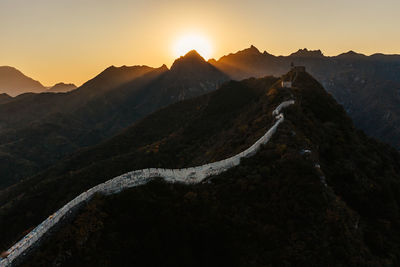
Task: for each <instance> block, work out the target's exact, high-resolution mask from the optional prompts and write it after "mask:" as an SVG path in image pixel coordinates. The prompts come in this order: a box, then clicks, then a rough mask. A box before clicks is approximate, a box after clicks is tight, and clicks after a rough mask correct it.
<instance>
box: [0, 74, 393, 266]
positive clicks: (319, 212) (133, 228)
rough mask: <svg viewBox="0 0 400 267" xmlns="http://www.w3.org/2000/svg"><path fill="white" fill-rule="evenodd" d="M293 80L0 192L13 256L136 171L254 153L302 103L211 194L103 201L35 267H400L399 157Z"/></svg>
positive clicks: (219, 98)
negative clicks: (66, 211) (47, 224)
mask: <svg viewBox="0 0 400 267" xmlns="http://www.w3.org/2000/svg"><path fill="white" fill-rule="evenodd" d="M293 74H294V73H289V74H288V75H287V76H292V75H293ZM280 82H281V80H280V79H278V78H274V77H265V78H262V79H248V80H244V81H241V82H235V81H231V82H227V83H224V84H223V85H222V86H221V88H220V89H219V90H216V91H214V92H211V93H209V94H206V95H203V96H200V97H197V98H193V99H189V100H185V101H181V102H178V103H176V104H173V105H170V106H168V107H166V108H163V109H161V110H159V111H157V112H154V113H153V114H151V115H149V116H147V117H146V118H144V119H142V120H140V121H138V122H137V123H136V124H134V125H132V126H131V127H129V128H127V129H126V130H124V131H123V132H121V133H119V134H117V135H115V136H114V137H113V138H111V139H109V140H106V141H105V142H103V143H101V144H98V145H96V146H94V147H92V148H88V149H85V150H82V151H79V152H78V153H76V154H75V155H73V156H71V157H69V158H68V159H65V160H63V161H60V162H59V163H57V164H56V165H54V166H52V167H51V168H49V169H48V170H46V171H44V172H42V173H41V174H39V175H37V176H35V177H31V178H28V179H25V180H24V181H22V182H20V183H19V184H17V185H15V186H13V187H10V188H8V189H7V190H3V191H0V229H7V231H2V232H1V238H0V247H1V248H3V249H5V248H8V247H9V246H10V244H11V243H12V242H13V241H15V240H17V239H18V237H21V236H23V233H24V232H25V231H26V230H28V229H31V228H32V227H34V226H36V225H38V223H40V222H41V221H42V220H43V219H45V218H47V217H48V216H49V214H52V213H53V212H54V211H56V210H57V209H58V208H60V207H62V206H63V205H64V204H65V203H67V202H68V201H69V200H71V199H73V198H74V197H75V196H77V195H78V194H80V193H81V192H83V191H85V190H87V189H89V188H90V187H92V186H94V185H96V184H98V183H102V182H104V181H106V180H108V179H110V178H112V177H115V176H118V175H121V174H123V173H125V172H127V171H131V170H135V169H141V168H147V167H159V168H181V167H187V166H196V165H198V164H202V163H206V162H212V161H214V160H219V159H223V158H226V157H229V156H231V155H234V154H236V153H238V152H240V151H242V150H243V149H245V148H247V147H249V146H250V145H251V144H253V142H254V141H255V140H257V139H258V138H259V137H260V136H262V135H263V134H264V133H265V132H266V130H267V129H269V128H270V127H271V125H272V124H273V122H274V118H273V116H272V114H271V113H272V110H274V109H275V108H276V107H277V106H278V105H279V104H280V103H282V101H285V100H288V99H294V100H295V104H294V105H292V106H290V107H289V108H287V109H285V110H284V111H283V113H284V117H285V120H284V122H283V123H282V124H281V125H280V126H279V127H278V129H277V132H276V133H275V134H274V136H273V138H272V139H271V140H270V142H269V143H268V144H266V145H265V146H263V147H262V148H261V149H260V151H259V152H258V153H257V154H256V155H254V156H252V157H250V158H247V159H244V160H242V161H241V164H240V165H239V166H237V167H236V168H233V169H231V170H229V171H228V172H226V173H223V174H221V175H218V176H213V177H210V178H209V179H207V180H206V181H204V183H201V184H195V185H183V184H180V183H175V184H166V183H164V182H162V181H158V180H155V181H153V182H151V183H150V184H147V185H144V186H138V187H136V188H132V189H129V190H125V191H124V192H121V193H120V194H117V195H111V196H96V197H95V198H94V199H93V200H92V201H90V202H89V203H87V204H84V206H83V207H82V208H81V209H78V210H77V211H76V216H75V215H74V213H72V215H71V216H70V217H69V220H66V221H65V222H64V223H63V224H61V225H60V227H59V228H56V229H54V230H53V231H52V234H51V235H50V236H48V238H47V239H45V240H44V241H43V242H41V244H40V247H38V248H36V249H35V250H34V251H33V252H32V255H31V257H29V258H27V259H26V261H25V263H22V266H24V264H25V266H48V265H52V264H54V263H55V262H56V263H57V265H58V266H76V265H81V266H87V265H95V266H100V265H101V266H124V265H137V266H144V265H146V266H280V265H282V264H283V263H284V265H287V266H348V265H354V266H382V265H387V266H396V265H398V264H397V263H398V262H399V261H400V256H399V255H400V248H399V242H400V231H399V228H398V227H397V226H398V225H399V222H400V200H399V198H398V192H400V154H399V152H397V151H396V150H394V149H393V148H391V147H389V146H388V145H385V144H383V143H380V142H378V141H375V140H373V139H371V138H368V137H367V136H366V135H365V134H364V133H363V132H362V131H360V130H357V129H356V128H355V127H354V126H353V124H352V122H351V119H350V118H349V117H348V116H347V115H346V112H345V111H344V109H343V108H342V106H340V105H338V104H337V102H336V101H335V100H334V99H333V97H332V96H331V95H329V94H328V93H326V91H325V90H324V88H323V87H322V86H321V84H320V83H319V82H317V81H316V80H315V79H314V78H313V77H312V76H310V75H309V74H307V73H298V74H297V79H296V80H295V81H294V83H293V88H282V87H280V86H279V84H280ZM38 207H40V208H38ZM33 211H34V212H33Z"/></svg>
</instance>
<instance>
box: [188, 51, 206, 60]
mask: <svg viewBox="0 0 400 267" xmlns="http://www.w3.org/2000/svg"><path fill="white" fill-rule="evenodd" d="M183 57H184V58H198V59H202V60H204V58H203V57H202V56H200V54H199V53H198V52H197V51H196V50H194V49H193V50H190V51H189V52H187V53H186V55H184V56H183Z"/></svg>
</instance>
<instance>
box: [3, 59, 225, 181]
mask: <svg viewBox="0 0 400 267" xmlns="http://www.w3.org/2000/svg"><path fill="white" fill-rule="evenodd" d="M196 54H197V53H195V52H193V51H192V52H190V53H188V54H187V55H186V56H184V57H181V58H179V59H177V60H176V61H175V63H174V64H173V65H172V67H171V69H170V70H169V69H168V68H167V67H166V66H165V65H163V66H161V67H160V68H150V67H147V66H134V67H125V66H124V67H120V68H116V67H110V68H107V69H106V70H104V71H103V72H102V73H100V74H99V75H97V76H96V77H95V78H93V79H92V80H90V81H88V82H86V83H85V84H83V85H82V86H81V87H79V88H77V89H76V90H73V91H71V92H68V93H65V94H51V93H42V94H29V95H21V96H19V97H17V98H15V99H14V100H13V101H12V102H9V103H6V104H3V105H0V166H4V168H0V188H4V187H6V186H8V185H11V184H13V183H15V182H17V181H18V180H19V179H22V178H25V177H28V176H30V175H33V174H35V173H37V172H39V171H41V170H43V169H45V168H47V167H48V166H50V165H51V164H54V163H55V162H57V161H58V160H60V159H62V158H63V157H65V156H66V155H69V154H71V153H73V152H75V151H77V150H79V149H80V148H82V147H86V146H91V145H95V144H97V143H98V142H100V141H102V140H104V139H106V138H109V137H111V136H112V135H114V134H116V133H117V132H119V131H121V130H122V129H124V128H125V127H127V126H129V125H131V124H132V123H134V122H136V121H137V120H139V119H141V118H143V117H145V116H146V115H148V114H150V113H151V112H154V111H155V110H157V109H159V108H161V107H163V106H167V105H169V104H171V103H174V102H177V101H180V100H183V99H187V98H191V97H195V96H198V95H201V94H205V93H207V92H210V91H212V90H215V89H217V88H218V86H219V85H220V84H222V83H223V82H224V81H227V80H228V79H229V78H228V76H227V75H225V74H224V73H222V72H221V71H219V70H218V69H216V68H215V67H213V66H212V65H211V64H209V63H207V62H206V61H204V59H203V58H201V57H200V56H199V55H198V54H197V55H196ZM6 166H8V167H6Z"/></svg>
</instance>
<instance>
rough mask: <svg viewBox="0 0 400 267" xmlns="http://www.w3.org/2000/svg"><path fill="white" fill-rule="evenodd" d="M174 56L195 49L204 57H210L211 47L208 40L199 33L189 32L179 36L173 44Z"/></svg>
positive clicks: (176, 56) (182, 54)
mask: <svg viewBox="0 0 400 267" xmlns="http://www.w3.org/2000/svg"><path fill="white" fill-rule="evenodd" d="M173 50H174V57H175V58H178V57H180V56H184V55H185V54H186V53H187V52H189V51H191V50H196V51H197V53H199V54H200V55H201V56H202V57H203V58H204V59H206V60H207V59H210V57H211V55H212V47H211V43H210V41H209V40H208V39H207V38H206V37H204V36H202V35H200V34H189V35H184V36H182V37H180V38H179V39H178V40H177V41H176V42H175V43H174V46H173Z"/></svg>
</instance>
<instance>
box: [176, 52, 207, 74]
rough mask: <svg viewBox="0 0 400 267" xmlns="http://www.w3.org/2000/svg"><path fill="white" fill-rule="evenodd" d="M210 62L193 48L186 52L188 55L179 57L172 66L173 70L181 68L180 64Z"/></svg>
mask: <svg viewBox="0 0 400 267" xmlns="http://www.w3.org/2000/svg"><path fill="white" fill-rule="evenodd" d="M205 63H206V64H208V63H207V62H206V61H205V60H204V58H203V57H202V56H200V54H199V53H197V51H196V50H191V51H189V52H187V53H186V55H184V56H181V57H180V58H177V59H176V60H175V61H174V63H173V64H172V66H171V70H173V69H176V68H179V66H182V65H184V66H188V65H202V64H205Z"/></svg>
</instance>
